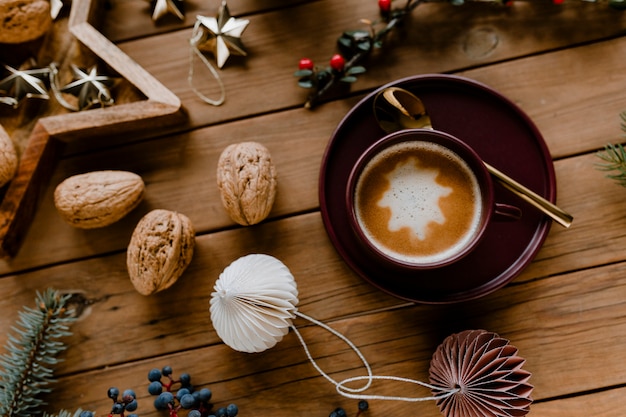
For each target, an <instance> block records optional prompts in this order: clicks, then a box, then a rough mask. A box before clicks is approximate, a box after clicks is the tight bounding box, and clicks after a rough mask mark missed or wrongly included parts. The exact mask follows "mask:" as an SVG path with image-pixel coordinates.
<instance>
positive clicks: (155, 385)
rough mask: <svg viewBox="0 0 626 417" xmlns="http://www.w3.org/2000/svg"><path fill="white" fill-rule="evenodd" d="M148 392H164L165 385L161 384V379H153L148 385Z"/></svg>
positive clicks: (155, 393)
mask: <svg viewBox="0 0 626 417" xmlns="http://www.w3.org/2000/svg"><path fill="white" fill-rule="evenodd" d="M148 392H149V393H150V395H159V394H160V393H162V392H163V385H161V382H160V381H152V382H151V383H150V385H148Z"/></svg>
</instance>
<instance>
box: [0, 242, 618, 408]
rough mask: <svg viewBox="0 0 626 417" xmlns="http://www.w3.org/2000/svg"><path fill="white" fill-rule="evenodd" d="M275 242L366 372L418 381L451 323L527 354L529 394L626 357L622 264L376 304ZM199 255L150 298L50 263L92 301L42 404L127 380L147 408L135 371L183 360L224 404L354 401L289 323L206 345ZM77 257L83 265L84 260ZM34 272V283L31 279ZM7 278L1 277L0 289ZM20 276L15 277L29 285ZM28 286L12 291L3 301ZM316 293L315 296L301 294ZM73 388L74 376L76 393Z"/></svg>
mask: <svg viewBox="0 0 626 417" xmlns="http://www.w3.org/2000/svg"><path fill="white" fill-rule="evenodd" d="M200 243H201V246H200V250H201V251H202V253H205V254H207V255H208V250H207V249H209V247H211V242H210V241H209V239H202V240H201V242H200ZM264 247H266V246H264ZM211 248H212V247H211ZM225 252H228V251H225ZM225 252H224V253H223V254H222V253H219V251H215V252H212V254H211V255H208V256H206V257H205V259H204V262H206V263H207V264H208V263H210V264H211V266H210V267H209V268H210V269H211V270H213V268H215V269H219V268H217V265H218V264H220V263H221V262H222V261H223V260H224V259H223V255H225ZM275 254H278V255H284V256H282V258H283V259H284V260H286V261H287V262H288V264H289V265H290V266H291V267H293V271H294V273H295V275H296V277H297V280H298V283H299V288H300V297H301V303H300V305H299V310H300V311H302V312H304V313H305V314H308V315H311V316H313V317H316V318H319V319H321V320H323V321H325V322H327V323H328V324H330V325H331V326H332V327H333V328H335V329H336V330H338V331H339V332H341V333H342V334H344V335H346V336H347V337H348V338H349V339H350V340H352V341H353V342H354V343H355V344H356V345H357V346H358V347H359V348H360V349H361V350H362V352H363V354H364V355H365V357H366V358H368V360H369V362H370V363H371V365H372V367H373V370H374V372H375V373H376V374H378V375H394V376H401V377H410V378H418V379H420V380H424V379H425V378H427V371H428V364H429V361H430V358H431V355H432V353H433V352H434V350H435V349H436V347H437V346H438V344H439V343H441V341H442V340H443V339H444V338H445V337H446V336H447V335H449V334H451V333H454V332H457V331H461V330H464V329H472V328H484V329H488V330H490V331H495V332H497V333H499V334H500V335H501V336H503V337H505V338H508V339H509V340H511V343H512V344H513V345H515V346H516V347H517V348H518V349H519V354H520V355H521V356H522V357H524V358H525V359H526V361H527V362H526V364H525V365H524V368H525V369H527V370H528V371H530V372H532V373H533V376H532V378H531V383H532V384H533V385H534V387H535V389H534V391H533V398H534V399H536V400H544V399H551V398H556V397H563V396H572V395H576V394H577V393H586V392H589V391H593V390H595V389H596V388H598V387H611V386H618V385H619V384H621V378H622V375H623V374H624V372H626V361H625V359H626V358H625V357H624V353H622V349H620V348H619V347H620V346H623V344H624V343H625V342H626V321H625V320H624V319H623V315H621V314H620V311H621V310H622V309H623V306H624V300H623V297H622V291H621V290H622V289H623V288H624V286H625V285H626V278H624V277H625V276H626V274H625V272H626V264H624V263H619V264H614V265H609V266H606V267H601V268H596V269H593V270H588V271H580V272H575V273H572V274H567V275H561V276H554V277H550V278H547V279H542V280H535V281H532V282H525V283H523V284H518V285H510V286H508V287H507V288H504V289H502V290H500V291H498V292H496V293H494V294H492V295H490V296H488V297H486V298H484V299H482V300H476V301H472V302H469V303H462V304H457V305H452V306H420V305H417V306H404V307H402V308H394V309H388V310H385V311H380V310H379V311H377V307H379V306H380V304H378V305H376V304H370V303H367V304H360V303H362V302H363V301H364V298H363V292H362V291H361V290H360V288H359V287H360V286H361V285H364V284H358V285H357V286H356V287H355V286H354V285H353V281H352V279H351V278H350V277H345V276H341V275H338V274H336V273H333V271H332V270H328V269H326V268H324V269H323V270H320V269H317V270H314V268H313V265H312V263H311V261H310V260H309V261H306V260H303V259H301V258H300V257H301V256H314V255H312V254H311V253H310V252H309V253H308V255H304V254H303V253H302V251H298V249H297V248H296V249H293V252H292V249H289V248H288V247H287V246H281V247H280V249H278V250H277V251H276V252H275ZM212 255H217V260H216V259H215V258H213V257H212V258H211V259H210V260H209V259H206V258H208V257H210V256H212ZM294 256H295V258H294ZM318 258H319V256H318ZM100 261H103V260H100ZM106 263H107V262H104V261H103V262H102V264H101V266H102V267H103V268H104V269H108V271H111V269H112V268H113V267H111V266H109V267H105V266H104V265H105V264H106ZM108 265H111V262H108ZM198 267H199V265H198V263H197V262H196V265H195V266H194V269H195V271H194V278H195V282H193V283H192V282H190V281H191V280H190V279H189V278H190V277H189V276H187V277H186V278H187V279H186V280H185V281H183V282H180V284H181V285H178V284H177V285H176V286H175V287H173V289H172V291H169V294H163V296H162V297H160V296H157V297H149V298H145V297H143V296H139V295H137V294H132V290H129V288H128V285H124V284H123V283H121V282H119V279H118V278H119V277H112V279H110V281H109V282H108V283H105V284H104V285H103V283H102V281H100V282H99V285H94V284H93V281H94V278H96V279H97V278H98V277H95V276H92V280H91V281H89V280H88V279H86V278H82V279H81V278H80V277H79V280H78V281H77V280H76V276H74V277H68V276H66V277H64V278H60V277H59V276H58V275H57V274H58V273H59V272H60V271H59V272H53V275H57V276H56V277H55V279H53V282H55V281H56V282H57V283H59V281H58V279H59V278H60V279H61V281H64V282H66V283H68V284H71V285H74V286H75V287H74V288H76V286H79V287H80V288H81V289H83V290H85V291H86V295H87V296H88V297H93V298H91V299H92V300H93V301H94V303H93V304H92V305H91V306H90V307H89V308H90V310H91V311H88V312H86V313H85V314H84V318H83V319H82V320H81V321H79V322H78V323H76V324H74V326H73V331H74V336H72V337H70V338H69V339H68V341H69V343H70V346H71V348H70V350H69V351H68V352H67V354H66V355H64V356H65V359H66V362H64V363H62V364H61V366H60V369H61V374H66V373H68V375H66V376H63V377H62V378H61V380H60V382H59V384H58V385H57V389H55V392H54V396H53V398H51V404H52V405H53V406H57V407H63V406H64V405H66V404H68V403H70V400H72V401H71V404H72V405H74V406H76V407H79V406H82V407H90V408H93V407H96V406H97V407H104V405H105V404H107V402H108V400H107V399H106V398H103V397H104V394H103V393H104V392H105V391H106V388H108V387H109V386H111V385H116V386H119V385H122V384H123V386H124V388H126V387H129V388H133V389H135V390H136V391H137V393H138V394H139V397H140V403H141V404H144V403H146V405H143V406H142V414H144V413H145V415H148V416H152V415H157V414H156V413H155V412H152V411H151V409H150V404H151V402H150V401H149V400H148V398H149V396H148V395H147V393H146V392H145V391H144V390H143V389H142V388H141V387H142V386H144V385H145V384H146V383H147V381H146V375H147V371H148V370H149V369H150V368H152V367H155V366H156V367H161V366H163V365H171V366H173V367H174V369H176V370H178V371H179V372H183V371H186V370H187V371H190V372H191V373H192V377H193V376H194V375H195V376H196V382H195V383H196V384H198V385H196V386H200V385H205V384H208V385H210V387H211V388H212V389H214V392H215V398H216V399H217V400H219V401H223V402H225V403H228V402H237V403H238V404H239V406H240V407H241V408H242V409H252V408H254V407H262V408H263V409H266V407H268V409H271V410H272V414H277V415H278V416H283V415H285V416H287V415H310V410H311V404H318V403H319V404H321V405H322V406H323V407H329V409H332V408H333V407H330V405H331V404H334V403H337V402H341V403H342V404H345V405H346V406H347V405H348V404H353V403H352V402H349V401H346V400H340V399H339V397H338V396H337V395H336V394H334V388H333V387H332V385H330V384H329V383H328V382H327V381H326V380H325V379H324V378H322V377H321V376H319V375H318V374H317V373H316V371H315V369H314V368H313V367H312V366H311V365H310V364H309V363H308V361H307V360H306V356H305V354H304V352H303V350H302V348H301V346H300V345H299V342H298V341H297V339H296V337H295V335H294V334H289V335H287V336H286V337H285V338H284V340H283V341H282V342H280V343H279V344H278V345H277V346H276V347H274V348H273V349H270V350H268V351H266V352H263V353H261V354H253V355H250V354H243V353H239V352H235V351H232V350H231V349H230V348H227V347H226V346H224V345H222V344H221V343H217V344H215V343H216V338H215V334H214V331H213V330H212V327H211V324H210V319H209V313H208V294H209V291H210V287H211V286H212V279H211V278H207V274H206V272H207V271H206V270H202V271H201V270H200V269H198ZM90 269H91V270H94V269H95V268H93V265H92V267H91V268H90ZM74 271H75V272H76V271H78V270H77V269H76V268H75V269H74ZM102 272H103V273H102V274H101V276H104V271H102ZM304 272H308V273H304ZM48 273H50V271H48ZM35 275H36V274H35ZM40 275H43V274H40ZM208 276H210V275H208ZM329 277H333V279H329ZM35 280H39V282H40V283H41V281H40V278H39V279H35ZM6 281H8V280H6V279H5V280H2V281H1V282H0V285H2V286H3V287H4V288H3V289H6V288H7V287H6V285H7V284H6ZM32 281H33V280H28V281H21V282H27V283H29V284H30V285H32ZM9 285H10V284H9ZM83 285H85V286H83ZM324 285H325V287H324ZM317 288H325V292H324V294H321V293H318V292H316V289H317ZM355 290H356V291H355ZM28 292H29V291H28V290H26V289H20V290H19V291H17V292H12V293H11V294H12V295H14V296H15V300H14V301H13V303H15V302H16V301H18V300H22V299H23V298H24V297H25V296H26V295H27V293H28ZM321 297H324V302H322V303H320V304H317V303H311V300H316V299H319V298H321ZM344 297H346V299H345V300H343V298H344ZM174 300H185V301H184V302H177V301H174ZM352 302H354V303H357V304H359V305H358V306H355V305H354V304H352ZM3 303H6V301H3ZM12 305H14V304H12ZM365 305H367V306H368V307H365ZM364 307H365V310H364ZM357 312H358V313H359V314H358V315H356V316H355V315H351V314H353V313H357ZM141 318H143V319H141ZM2 320H3V321H2V322H1V323H2V328H4V329H6V328H8V325H9V317H3V319H2ZM296 324H297V325H298V326H299V327H300V328H301V329H302V332H303V335H304V337H305V339H306V340H307V342H308V344H309V347H310V349H311V352H312V354H313V356H314V357H315V358H318V359H319V363H320V366H322V368H323V369H324V370H326V371H327V372H329V373H330V374H331V375H332V376H333V377H334V378H336V379H342V378H346V377H349V376H355V375H361V374H362V369H361V368H360V363H359V361H358V359H357V358H356V356H354V354H353V353H352V352H351V351H350V349H349V348H348V347H347V346H346V345H345V344H343V342H341V341H339V340H337V339H336V338H335V337H334V336H332V335H330V334H329V333H327V332H326V331H325V330H323V329H321V328H319V327H317V326H308V325H307V322H305V321H302V320H300V319H298V320H297V321H296ZM0 334H4V332H2V333H0ZM573 346H581V348H580V349H573V348H572V347H573ZM583 346H584V348H582V347H583ZM168 348H169V349H168ZM168 350H171V354H168V353H167V352H168ZM176 352H178V353H176ZM142 358H143V359H142ZM107 364H108V365H111V366H106V365H107ZM606 369H611V372H606ZM78 371H80V372H78ZM83 371H88V372H83ZM77 387H85V388H84V389H83V390H79V391H80V393H79V394H77ZM120 388H121V387H120ZM380 389H381V391H382V393H386V394H388V395H389V394H395V395H414V394H415V387H414V386H406V385H400V386H395V385H392V386H391V387H389V386H387V385H383V386H381V387H380ZM218 393H219V395H218ZM303 393H305V394H303ZM285 399H293V400H294V401H293V404H291V401H289V402H290V404H291V405H290V407H288V408H285V407H283V404H284V401H285ZM296 399H297V401H295V400H296ZM375 404H376V406H375V407H373V409H372V410H371V413H372V416H379V415H388V414H389V412H390V410H394V411H395V412H401V413H404V414H406V413H408V412H411V411H414V410H416V409H415V408H414V407H415V406H414V405H413V404H406V403H384V404H385V405H384V406H383V405H381V403H379V402H376V403H375ZM351 406H353V405H351ZM417 407H418V409H417V410H419V411H420V412H424V413H426V414H425V415H432V416H434V415H437V414H435V412H434V411H435V410H432V404H431V405H423V408H422V406H417ZM616 407H618V408H616V409H618V410H619V409H621V408H623V406H617V405H616Z"/></svg>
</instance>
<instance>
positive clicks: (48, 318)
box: [0, 289, 75, 417]
mask: <svg viewBox="0 0 626 417" xmlns="http://www.w3.org/2000/svg"><path fill="white" fill-rule="evenodd" d="M69 297H70V296H69V295H66V296H63V295H61V294H60V293H59V292H57V291H55V290H52V289H48V290H46V291H45V292H44V293H43V294H40V293H39V292H37V297H36V307H34V308H30V307H24V309H23V310H22V311H20V312H19V319H18V321H17V323H16V326H14V327H13V328H12V330H13V332H14V333H15V334H9V339H8V341H7V345H6V350H7V352H6V353H5V354H3V355H1V356H0V416H1V417H30V416H32V415H36V414H41V407H42V406H43V405H44V404H45V403H44V401H43V399H41V398H40V394H42V393H45V392H49V391H50V389H49V388H48V386H49V384H50V383H51V382H54V379H53V367H54V366H55V365H56V364H57V363H58V362H59V359H58V358H57V355H58V354H59V353H60V352H62V351H64V350H65V349H66V345H65V344H64V343H63V342H62V341H61V340H60V339H61V338H62V337H65V336H68V335H70V332H69V331H68V329H69V327H68V325H69V324H70V323H71V322H73V321H74V320H75V317H74V316H73V313H72V311H70V310H68V308H67V302H68V299H69Z"/></svg>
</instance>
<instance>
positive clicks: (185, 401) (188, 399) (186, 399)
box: [179, 394, 197, 410]
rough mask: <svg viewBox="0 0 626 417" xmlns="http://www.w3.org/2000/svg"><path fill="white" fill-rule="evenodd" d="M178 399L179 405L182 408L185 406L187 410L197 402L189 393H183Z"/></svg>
mask: <svg viewBox="0 0 626 417" xmlns="http://www.w3.org/2000/svg"><path fill="white" fill-rule="evenodd" d="M179 401H180V405H181V406H182V407H183V408H186V409H187V410H188V409H190V408H193V407H194V406H195V405H196V403H197V401H196V399H195V398H194V396H193V395H191V394H185V395H183V396H182V397H181V398H180V400H179Z"/></svg>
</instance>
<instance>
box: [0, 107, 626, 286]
mask: <svg viewBox="0 0 626 417" xmlns="http://www.w3.org/2000/svg"><path fill="white" fill-rule="evenodd" d="M348 108H349V104H348V103H346V102H343V101H341V102H337V103H333V104H329V105H328V107H327V109H326V111H324V112H312V113H311V112H306V111H305V110H300V109H299V110H294V111H291V112H282V113H277V114H273V115H268V116H265V117H263V118H259V119H253V120H244V121H240V122H237V123H232V124H227V125H223V126H214V127H210V128H207V129H202V130H197V131H194V132H191V133H189V134H188V135H182V136H179V137H175V138H167V139H165V138H164V139H161V140H158V141H150V142H146V143H141V144H134V145H132V146H131V145H129V146H128V147H122V148H117V149H114V150H111V151H109V152H100V153H97V154H92V155H88V156H82V157H80V158H76V159H72V160H65V161H63V163H62V164H61V165H60V167H59V170H58V171H57V173H56V174H55V176H54V178H53V179H52V181H51V186H50V187H49V188H48V190H47V192H46V194H45V196H44V198H43V200H42V204H41V210H40V211H39V212H38V213H37V216H36V217H35V219H34V223H33V228H32V229H31V231H29V234H28V235H27V237H26V240H25V248H26V251H25V255H24V256H20V255H19V254H18V256H16V257H15V258H14V259H13V260H12V261H11V262H2V263H0V271H2V272H3V273H5V274H6V273H10V272H11V271H20V270H23V269H29V268H33V267H36V266H41V265H45V264H48V263H53V262H58V261H60V260H71V259H76V258H82V257H86V256H93V255H96V254H101V253H110V252H112V251H121V250H124V249H125V247H126V245H127V243H128V241H129V239H130V234H131V233H132V230H133V229H134V226H135V224H136V223H137V221H138V220H139V218H140V217H141V216H142V215H143V214H145V213H146V212H147V211H148V210H150V209H153V208H166V209H171V210H179V211H181V212H183V213H185V214H187V215H188V216H189V217H190V218H191V220H192V222H193V223H194V225H195V227H196V229H197V231H198V233H199V234H204V233H210V232H211V231H215V230H219V229H223V228H228V227H232V226H233V225H234V224H233V222H232V221H231V220H230V219H229V218H228V217H227V215H226V213H225V212H224V210H223V208H222V206H221V201H220V199H219V192H218V190H217V186H216V182H215V166H216V163H217V159H218V158H219V154H220V153H221V151H222V150H223V149H224V148H225V147H226V146H227V144H228V143H232V142H235V141H240V140H247V139H251V138H253V139H254V140H258V141H260V142H261V143H263V144H265V145H266V146H267V147H268V149H269V150H270V152H271V153H272V155H273V157H274V159H275V163H276V166H277V170H278V178H279V180H278V187H279V188H278V194H277V200H276V203H275V206H274V209H273V211H272V213H271V217H272V218H280V217H283V216H287V215H289V214H293V213H299V212H303V211H310V210H316V208H317V207H318V199H317V178H318V173H319V169H320V164H321V158H322V154H323V151H324V148H325V146H326V141H327V138H328V136H329V134H330V132H329V128H328V127H327V126H328V125H330V124H331V122H332V121H333V118H335V120H338V119H339V118H340V117H341V115H342V114H344V112H345V111H347V109H348ZM334 109H335V110H334ZM294 121H297V125H296V124H294V123H296V122H294ZM555 122H556V123H558V120H555ZM293 128H295V129H296V130H297V131H301V132H305V133H304V134H302V135H296V136H293V134H292V133H291V132H293V131H294V130H292V129H293ZM564 139H567V138H564ZM601 140H603V138H599V139H597V141H598V142H600V141H601ZM598 162H600V160H599V159H598V158H597V157H595V155H594V154H593V153H590V154H586V155H582V156H579V157H575V158H567V159H563V160H559V161H557V163H556V173H557V185H558V191H557V202H558V203H559V205H560V206H562V207H563V208H564V209H566V210H567V211H569V212H571V213H572V214H573V215H574V218H575V220H574V224H573V226H572V227H571V228H570V229H567V230H565V229H562V228H560V227H557V226H554V227H553V228H552V230H551V233H550V235H549V236H548V239H547V241H546V242H545V244H544V247H543V249H542V250H541V251H540V252H539V254H538V256H537V258H536V260H535V262H534V263H533V264H532V265H530V267H529V269H528V270H527V271H525V273H524V277H525V278H527V279H533V278H536V277H541V276H548V275H551V274H555V273H561V272H564V271H568V270H572V269H577V268H584V267H587V266H590V265H594V264H596V263H607V262H614V261H616V260H619V259H621V257H622V252H621V249H620V248H622V247H623V246H624V244H625V241H624V239H625V237H624V236H623V233H622V232H621V230H622V228H623V227H626V224H625V222H626V219H625V218H624V217H623V216H621V215H620V213H621V212H622V211H623V210H624V209H626V207H624V204H626V203H625V201H624V199H623V198H622V193H621V191H620V190H621V188H620V187H619V186H617V185H616V184H614V183H613V182H612V181H610V180H608V179H606V178H604V175H605V174H604V173H603V172H600V171H598V170H597V169H596V165H595V164H596V163H598ZM107 168H113V169H127V170H131V171H134V172H138V173H139V174H140V175H142V177H143V178H144V179H145V181H146V184H147V192H146V197H145V200H144V202H143V203H142V205H140V206H139V208H138V209H137V210H135V211H134V212H133V213H131V214H130V215H129V216H127V218H125V219H122V220H121V221H120V222H119V223H116V224H114V225H111V226H109V227H107V228H104V229H96V230H89V231H85V230H77V229H73V228H72V227H70V226H68V225H66V224H65V223H63V221H62V220H61V218H60V217H59V216H58V215H57V214H56V212H55V209H54V206H53V199H52V192H53V186H55V185H56V184H58V183H59V182H60V181H61V180H62V179H64V178H65V177H66V176H69V175H72V174H75V173H80V172H86V171H89V170H97V169H107ZM606 219H610V221H609V222H607V221H606ZM320 227H321V226H320ZM257 229H258V228H256V227H254V228H251V230H252V231H255V230H257ZM591 230H593V231H594V232H590V231H591Z"/></svg>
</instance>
